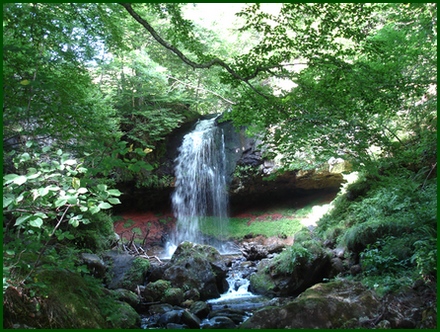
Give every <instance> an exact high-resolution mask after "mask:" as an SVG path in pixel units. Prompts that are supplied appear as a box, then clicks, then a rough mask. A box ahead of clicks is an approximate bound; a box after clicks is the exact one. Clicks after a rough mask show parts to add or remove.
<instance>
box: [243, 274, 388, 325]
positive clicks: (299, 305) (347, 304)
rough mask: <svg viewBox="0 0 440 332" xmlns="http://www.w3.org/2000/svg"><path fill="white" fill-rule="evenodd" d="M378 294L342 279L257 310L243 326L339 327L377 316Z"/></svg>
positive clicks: (316, 286) (319, 285)
mask: <svg viewBox="0 0 440 332" xmlns="http://www.w3.org/2000/svg"><path fill="white" fill-rule="evenodd" d="M379 304H380V302H379V300H378V299H377V298H376V296H375V294H374V293H373V292H372V291H370V290H368V289H366V288H365V287H364V286H362V285H361V284H360V283H356V282H352V281H349V280H339V281H333V282H328V283H320V284H316V285H314V286H313V287H311V288H309V289H307V290H306V291H305V292H303V293H302V294H301V295H299V296H298V297H297V298H295V299H294V300H293V301H291V302H290V303H288V304H286V305H284V306H281V307H267V308H265V309H262V310H259V311H256V312H254V314H253V316H251V317H250V318H249V319H247V320H246V321H245V322H244V323H243V324H241V325H240V328H242V329H269V328H270V329H275V328H280V329H298V328H306V329H324V328H325V329H337V328H343V327H344V324H346V323H347V322H349V321H352V320H353V322H354V321H357V320H358V318H359V317H364V316H367V317H368V318H370V319H371V318H374V317H375V316H376V315H377V311H378V308H379Z"/></svg>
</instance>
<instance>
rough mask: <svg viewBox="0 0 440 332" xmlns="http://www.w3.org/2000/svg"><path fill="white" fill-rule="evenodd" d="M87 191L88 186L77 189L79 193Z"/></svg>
mask: <svg viewBox="0 0 440 332" xmlns="http://www.w3.org/2000/svg"><path fill="white" fill-rule="evenodd" d="M87 191H88V190H87V188H84V187H82V188H78V190H77V192H78V194H85V193H86V192H87Z"/></svg>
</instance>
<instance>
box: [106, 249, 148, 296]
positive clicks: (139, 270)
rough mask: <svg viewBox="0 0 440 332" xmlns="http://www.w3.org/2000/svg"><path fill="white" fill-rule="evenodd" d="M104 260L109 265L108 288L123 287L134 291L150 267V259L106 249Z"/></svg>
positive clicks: (142, 281)
mask: <svg viewBox="0 0 440 332" xmlns="http://www.w3.org/2000/svg"><path fill="white" fill-rule="evenodd" d="M103 257H104V260H105V262H106V264H107V265H108V266H109V269H108V272H107V284H108V288H110V289H118V288H125V289H128V290H131V291H136V289H137V286H138V285H142V284H143V283H144V280H145V277H146V275H147V272H148V270H149V268H150V261H149V260H148V259H145V258H141V257H134V256H131V255H128V254H125V253H120V252H117V251H113V250H112V251H108V252H106V253H105V254H104V255H103Z"/></svg>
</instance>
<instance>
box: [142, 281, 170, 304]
mask: <svg viewBox="0 0 440 332" xmlns="http://www.w3.org/2000/svg"><path fill="white" fill-rule="evenodd" d="M170 288H171V283H170V282H169V281H167V280H157V281H155V282H150V283H148V284H147V285H146V286H145V290H144V294H143V295H144V299H145V300H146V301H147V302H153V301H159V300H160V299H161V298H162V297H163V296H164V294H165V293H166V291H167V290H168V289H170Z"/></svg>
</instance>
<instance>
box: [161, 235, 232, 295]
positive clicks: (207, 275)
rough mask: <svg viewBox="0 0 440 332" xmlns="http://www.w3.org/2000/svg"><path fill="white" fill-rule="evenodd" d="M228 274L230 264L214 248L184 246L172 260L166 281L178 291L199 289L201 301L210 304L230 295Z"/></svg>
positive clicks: (166, 273)
mask: <svg viewBox="0 0 440 332" xmlns="http://www.w3.org/2000/svg"><path fill="white" fill-rule="evenodd" d="M226 273H227V267H226V264H225V263H224V262H223V260H222V258H221V255H220V253H219V252H218V251H217V250H216V249H215V248H214V247H211V246H207V245H200V244H194V243H191V242H183V243H181V244H180V245H179V246H178V247H177V249H176V251H175V252H174V254H173V256H172V257H171V260H170V262H169V265H168V267H167V269H166V270H165V271H164V273H163V279H165V280H168V281H170V283H171V284H172V285H173V287H176V288H182V289H195V290H197V291H198V292H199V294H200V299H201V300H208V299H212V298H217V297H220V294H221V293H223V292H225V291H226V289H225V287H227V283H226Z"/></svg>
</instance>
